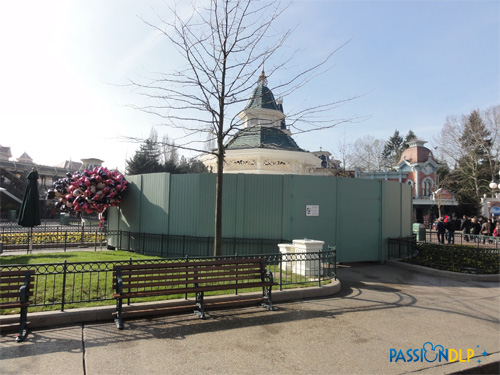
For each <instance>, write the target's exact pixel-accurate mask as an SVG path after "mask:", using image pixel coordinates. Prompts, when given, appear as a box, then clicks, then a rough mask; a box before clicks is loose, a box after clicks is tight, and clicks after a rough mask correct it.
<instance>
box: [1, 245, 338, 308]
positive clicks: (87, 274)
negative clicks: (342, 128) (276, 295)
mask: <svg viewBox="0 0 500 375" xmlns="http://www.w3.org/2000/svg"><path fill="white" fill-rule="evenodd" d="M256 257H259V258H260V257H264V258H266V259H267V263H268V267H267V268H268V270H270V271H271V272H273V275H274V281H275V282H277V283H278V284H279V289H280V290H281V289H283V288H289V287H293V286H301V285H302V286H303V285H306V286H307V285H311V286H315V285H316V286H321V285H323V284H325V283H327V282H329V281H330V280H331V279H334V278H336V275H337V270H336V261H337V257H336V248H335V247H329V248H328V250H327V251H322V252H314V253H313V252H311V253H290V254H258V255H246V256H238V255H233V256H224V257H218V258H217V259H245V258H256ZM200 259H216V258H214V257H189V256H188V257H182V258H175V259H158V258H155V259H145V260H132V259H129V260H123V261H112V262H110V261H106V262H75V263H73V262H67V261H65V262H64V263H51V264H30V265H4V266H0V272H1V271H3V270H28V269H29V270H34V271H35V282H34V285H33V291H34V296H33V300H32V303H31V305H30V306H31V307H34V308H35V309H36V307H39V308H40V307H41V308H42V309H43V310H56V309H60V310H61V311H64V310H65V309H67V308H74V307H79V306H81V305H82V304H86V305H87V306H89V305H95V306H98V305H110V304H112V303H113V302H111V301H113V296H112V295H113V265H119V264H144V263H170V262H180V261H183V262H184V261H186V260H188V261H193V262H194V261H196V260H200ZM236 292H237V291H236ZM186 297H187V296H186ZM146 300H147V299H146ZM2 313H10V312H9V311H3V312H2Z"/></svg>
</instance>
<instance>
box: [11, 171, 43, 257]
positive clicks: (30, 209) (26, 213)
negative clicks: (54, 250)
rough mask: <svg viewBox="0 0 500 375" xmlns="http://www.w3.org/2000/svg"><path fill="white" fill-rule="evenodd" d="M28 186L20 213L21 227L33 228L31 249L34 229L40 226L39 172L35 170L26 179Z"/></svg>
mask: <svg viewBox="0 0 500 375" xmlns="http://www.w3.org/2000/svg"><path fill="white" fill-rule="evenodd" d="M26 178H27V180H28V184H27V185H26V191H25V192H24V197H23V203H22V204H21V210H20V211H19V221H18V222H17V223H18V224H19V225H21V226H23V227H29V228H31V231H30V238H29V239H28V242H29V248H28V250H31V247H32V239H33V227H34V226H36V225H40V224H41V223H40V198H39V196H38V172H37V171H36V169H35V168H33V169H32V170H31V172H30V174H29V175H28V177H26Z"/></svg>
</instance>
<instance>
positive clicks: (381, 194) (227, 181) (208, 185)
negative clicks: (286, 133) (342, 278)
mask: <svg viewBox="0 0 500 375" xmlns="http://www.w3.org/2000/svg"><path fill="white" fill-rule="evenodd" d="M127 180H128V181H129V189H128V191H127V196H126V198H125V199H124V202H123V203H122V204H121V206H120V207H119V208H115V209H111V210H110V213H109V224H108V228H109V230H110V231H115V233H116V231H128V232H134V233H154V234H158V235H185V236H193V237H210V236H213V234H214V227H215V226H214V217H215V214H214V210H215V182H216V176H215V174H189V175H171V174H168V173H157V174H145V175H136V176H128V177H127ZM411 213H412V199H411V188H410V186H408V185H405V184H401V183H398V182H392V181H382V180H365V179H353V178H340V177H326V176H298V175H252V174H226V175H224V192H223V237H226V238H231V237H236V238H249V239H262V238H264V239H285V240H286V241H291V240H294V239H304V238H308V239H314V240H321V241H324V242H325V247H326V246H327V245H332V246H337V259H338V261H339V262H355V261H384V260H386V259H387V239H388V238H394V237H406V236H410V235H411V234H412V227H411ZM108 240H109V243H110V245H112V246H116V245H117V238H116V236H113V235H112V236H110V238H109V239H108ZM141 246H147V244H145V243H142V244H141ZM276 251H277V249H276Z"/></svg>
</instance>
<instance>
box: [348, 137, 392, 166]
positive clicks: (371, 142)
mask: <svg viewBox="0 0 500 375" xmlns="http://www.w3.org/2000/svg"><path fill="white" fill-rule="evenodd" d="M384 147H385V142H384V141H383V140H382V139H375V138H374V137H373V136H371V135H365V136H364V137H361V138H358V139H357V140H356V141H355V142H354V143H353V144H352V146H351V154H350V155H349V160H350V163H351V164H352V166H353V167H357V168H359V169H360V170H362V171H363V172H378V171H381V170H382V169H384V162H385V158H384V156H383V151H384Z"/></svg>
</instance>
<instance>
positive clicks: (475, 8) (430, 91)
mask: <svg viewBox="0 0 500 375" xmlns="http://www.w3.org/2000/svg"><path fill="white" fill-rule="evenodd" d="M165 1H166V2H167V3H169V2H171V0H165ZM158 14H161V15H162V17H168V12H167V10H166V7H165V4H164V3H163V2H162V1H158V0H61V1H58V0H45V1H43V2H42V1H38V0H17V1H3V2H1V3H0V45H1V46H2V53H1V57H2V58H1V59H0V145H1V146H4V147H10V148H11V152H12V155H13V157H14V158H17V157H19V156H21V154H22V153H24V152H26V153H28V155H29V156H30V157H31V158H32V159H33V161H34V162H35V163H37V164H43V165H57V164H59V163H61V162H62V161H64V160H73V161H79V160H80V159H82V158H99V159H102V160H104V165H105V166H107V167H108V168H118V169H120V170H124V168H125V161H126V160H127V159H130V158H131V157H132V156H133V155H134V153H135V151H136V150H137V149H138V147H139V144H138V143H134V142H130V141H127V140H126V138H127V137H136V138H146V137H148V136H149V134H150V132H151V129H152V128H154V129H155V130H156V131H157V133H158V135H159V136H160V137H161V136H162V135H164V134H167V135H168V136H169V138H171V139H174V140H176V139H181V137H182V136H183V134H181V133H179V132H178V130H174V129H171V128H167V127H165V126H160V125H159V121H158V118H156V117H155V116H152V115H148V114H146V113H143V112H140V111H138V110H136V109H133V108H132V106H133V105H134V104H137V103H139V102H140V100H141V98H140V96H139V95H138V93H137V91H136V90H133V89H131V88H130V87H129V86H127V84H128V83H129V81H130V80H139V81H140V80H141V79H145V77H148V76H150V74H151V73H152V72H158V71H163V72H168V71H171V70H172V69H173V66H175V63H176V59H178V58H179V56H178V53H177V52H176V51H175V50H174V49H172V47H171V46H169V45H168V44H167V43H166V40H165V38H164V37H163V38H162V37H161V36H160V35H159V34H158V32H157V31H155V30H154V29H153V28H151V26H149V25H147V23H146V22H151V23H153V24H155V22H158ZM145 21H146V22H145ZM277 26H279V27H282V28H291V29H293V30H294V32H293V34H292V35H291V37H290V38H289V39H288V40H287V46H288V47H289V48H292V49H296V50H297V51H298V52H297V54H296V55H295V56H294V59H293V61H292V63H293V66H295V67H298V68H301V67H307V66H308V65H310V64H311V63H314V62H315V61H320V60H321V58H322V57H324V56H325V53H326V51H332V50H335V49H336V48H338V47H339V46H342V45H344V44H345V46H343V47H342V48H340V49H339V50H338V51H337V52H336V53H335V54H334V56H333V60H332V62H333V63H334V66H333V68H332V69H330V70H329V71H328V72H327V73H325V74H324V75H323V76H321V77H319V78H318V79H316V80H314V81H312V82H310V84H308V85H307V86H306V87H304V88H301V89H299V90H297V91H296V92H293V93H291V94H290V95H289V96H287V97H286V98H285V99H284V109H285V114H286V112H287V108H294V107H295V106H296V105H297V103H308V105H314V103H317V102H320V101H326V102H329V101H332V100H342V99H346V98H350V97H356V96H357V97H359V98H357V99H355V100H353V101H349V102H348V103H346V104H345V105H343V106H341V107H340V108H338V109H337V110H336V112H335V116H338V118H359V119H362V120H361V121H356V122H354V123H346V124H344V125H340V126H337V127H335V128H332V129H328V130H324V131H321V132H312V133H306V134H300V135H296V136H294V139H295V140H296V142H297V143H298V145H299V146H300V147H302V148H304V149H307V150H309V151H316V150H319V149H320V148H321V149H323V150H327V151H330V152H331V153H332V154H333V155H334V156H335V154H337V153H338V147H339V144H340V143H342V142H345V143H354V142H355V141H356V139H358V138H359V137H362V136H364V135H371V136H373V137H374V138H379V139H384V140H386V139H387V138H389V137H390V136H391V135H392V134H393V133H394V131H395V130H396V129H397V130H399V131H400V132H401V133H402V134H406V133H407V132H408V131H409V130H410V129H411V130H413V131H414V132H415V133H416V135H417V136H418V137H419V138H421V139H424V140H427V141H432V139H433V137H437V136H438V134H439V132H440V130H441V128H442V126H443V124H444V122H445V120H446V117H447V116H450V115H455V116H460V115H463V114H469V113H470V112H471V111H472V110H475V109H486V108H489V107H491V106H495V105H499V104H500V2H499V1H497V0H491V1H486V0H473V1H451V0H450V1H440V0H435V1H423V0H421V1H405V0H399V1H376V0H374V1H356V0H349V1H333V0H322V1H320V0H296V1H294V2H293V3H292V4H291V5H290V6H289V7H288V9H287V10H286V11H285V13H284V15H283V16H282V18H281V19H280V21H279V24H278V25H277ZM346 43H347V44H346ZM286 73H287V72H286V71H285V72H281V75H286ZM278 76H279V75H278ZM272 79H273V78H272V77H271V78H270V79H269V87H270V88H272V86H273V85H277V84H279V82H273V81H272ZM256 80H257V77H256ZM274 94H275V96H279V94H280V93H279V92H274ZM177 143H179V142H177ZM187 156H192V155H187Z"/></svg>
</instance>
